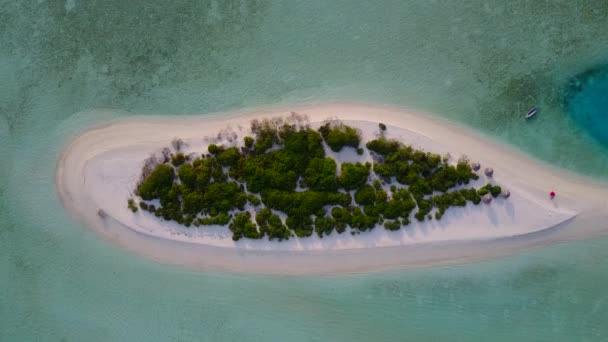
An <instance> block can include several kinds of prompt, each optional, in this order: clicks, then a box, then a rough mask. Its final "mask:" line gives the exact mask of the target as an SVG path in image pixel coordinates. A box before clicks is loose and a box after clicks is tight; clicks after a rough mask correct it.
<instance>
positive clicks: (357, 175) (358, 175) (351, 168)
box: [338, 163, 371, 190]
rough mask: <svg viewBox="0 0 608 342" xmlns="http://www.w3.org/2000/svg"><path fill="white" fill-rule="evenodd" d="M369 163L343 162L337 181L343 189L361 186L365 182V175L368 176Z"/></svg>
mask: <svg viewBox="0 0 608 342" xmlns="http://www.w3.org/2000/svg"><path fill="white" fill-rule="evenodd" d="M370 167H371V165H370V164H369V163H366V164H365V165H364V164H361V163H356V164H352V163H344V164H342V167H341V171H342V172H341V174H340V177H339V179H338V182H339V184H340V186H341V187H342V188H344V189H345V190H354V189H358V188H360V187H362V186H363V185H364V184H365V183H367V177H368V176H369V169H370Z"/></svg>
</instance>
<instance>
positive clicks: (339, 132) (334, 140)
mask: <svg viewBox="0 0 608 342" xmlns="http://www.w3.org/2000/svg"><path fill="white" fill-rule="evenodd" d="M319 133H321V136H323V139H325V142H326V143H327V145H328V146H329V148H331V150H332V151H334V152H340V151H341V150H342V148H344V146H350V147H353V148H358V147H359V143H360V142H361V136H360V134H359V132H358V131H357V130H356V129H355V128H352V127H349V126H346V125H343V124H341V123H329V122H328V123H326V124H325V125H323V126H321V127H320V128H319Z"/></svg>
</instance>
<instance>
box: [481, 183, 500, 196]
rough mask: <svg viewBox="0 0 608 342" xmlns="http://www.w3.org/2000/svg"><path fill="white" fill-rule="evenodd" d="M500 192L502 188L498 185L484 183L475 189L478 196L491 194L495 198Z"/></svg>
mask: <svg viewBox="0 0 608 342" xmlns="http://www.w3.org/2000/svg"><path fill="white" fill-rule="evenodd" d="M501 192H502V188H501V187H500V186H498V185H492V184H489V183H488V184H486V185H484V186H482V187H481V188H479V190H477V193H478V194H479V196H484V195H486V194H488V193H489V194H490V195H492V197H494V198H496V197H498V195H500V193H501Z"/></svg>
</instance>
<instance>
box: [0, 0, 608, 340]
mask: <svg viewBox="0 0 608 342" xmlns="http://www.w3.org/2000/svg"><path fill="white" fill-rule="evenodd" d="M0 5H1V6H0V160H2V167H1V168H0V289H1V290H0V291H1V294H2V295H0V341H44V340H48V341H83V340H91V341H118V340H126V341H131V340H144V341H153V340H159V341H167V340H175V341H188V340H194V341H199V340H207V341H222V340H229V341H232V340H240V341H248V340H289V341H298V340H302V341H307V340H335V341H347V340H348V341H354V340H361V341H368V340H379V341H381V340H463V341H470V340H484V341H485V340H509V341H510V340H514V339H519V340H536V341H542V340H545V341H556V340H564V341H579V340H589V341H591V340H607V339H608V325H607V324H606V323H607V322H608V321H607V320H608V319H607V318H606V317H608V290H606V289H605V284H606V283H607V282H608V268H607V267H606V266H605V260H607V259H608V240H607V239H597V240H594V241H583V242H572V243H568V244H563V245H559V246H553V247H550V248H545V249H541V250H537V251H531V252H528V253H525V254H521V255H517V256H513V257H509V258H504V259H500V260H493V261H487V262H484V263H476V264H471V265H462V266H457V267H449V268H433V269H420V270H413V271H412V270H410V271H402V272H392V273H379V274H366V275H356V276H337V277H321V278H320V277H267V276H245V275H232V274H216V273H202V272H193V271H189V270H184V269H180V268H176V267H168V266H163V265H158V264H156V263H154V262H151V261H148V260H144V259H142V258H140V257H137V256H134V255H131V254H129V253H128V252H125V251H122V250H120V249H118V248H115V247H114V246H112V245H111V244H109V243H107V242H105V241H101V240H100V239H99V238H98V237H97V236H96V235H95V234H93V233H91V232H89V230H88V229H87V228H86V227H83V226H81V225H79V224H77V223H75V222H73V220H71V219H70V218H69V217H68V215H67V214H66V213H65V212H64V210H63V208H62V207H61V204H60V203H59V202H58V199H57V196H56V195H55V190H54V184H53V180H54V179H53V178H54V167H55V162H56V160H57V156H58V153H59V152H60V150H61V147H62V145H63V144H64V143H65V142H66V141H67V139H68V138H69V137H70V136H72V135H74V134H76V133H77V132H78V131H79V130H80V129H82V128H83V127H86V126H88V125H91V124H93V123H96V122H101V121H103V120H107V119H110V118H114V117H121V116H128V115H135V114H133V113H171V114H175V115H188V114H193V113H206V112H211V111H228V110H235V109H240V108H243V107H255V106H262V105H268V104H285V103H292V102H316V101H323V100H340V101H350V100H353V101H361V102H379V103H388V104H394V105H403V106H408V107H411V108H414V109H418V110H423V111H426V112H432V113H435V114H436V115H440V116H443V117H447V118H450V119H453V120H456V121H458V122H461V123H464V124H467V125H470V126H472V127H474V128H477V129H479V130H480V131H482V132H484V133H486V134H488V135H492V136H495V137H497V138H498V139H501V140H504V141H506V142H508V143H510V144H513V145H515V146H516V147H518V148H520V149H522V150H524V151H526V152H527V153H530V154H533V155H535V156H536V157H538V158H541V159H543V160H546V161H548V162H550V163H553V164H554V165H557V166H561V167H565V168H568V169H571V170H574V171H577V172H580V173H584V174H588V175H592V176H597V177H605V175H606V171H608V153H607V152H606V148H605V147H604V146H602V145H601V144H599V143H597V139H594V135H593V134H592V133H591V132H590V131H589V130H588V129H587V128H586V127H585V126H584V125H581V124H580V122H579V120H577V118H576V117H575V116H573V115H571V113H570V112H567V111H566V109H565V108H564V98H563V95H564V89H565V85H567V84H568V82H569V81H570V80H571V79H572V77H575V76H576V75H580V74H582V73H584V72H586V71H587V70H589V69H590V68H593V67H594V66H597V65H602V64H605V63H606V61H607V60H608V48H607V46H608V4H606V2H605V1H603V0H596V1H593V0H590V1H557V0H556V1H521V0H520V1H517V0H516V1H508V2H505V1H497V0H496V1H494V0H491V1H479V0H471V1H467V2H466V3H465V2H460V1H441V0H436V1H422V0H419V1H411V0H408V1H403V0H399V1H397V0H394V1H393V0H382V1H375V2H369V1H358V0H357V1H354V0H350V1H342V0H338V1H320V0H311V1H272V2H270V1H266V0H252V1H246V2H245V1H244V2H237V1H209V0H201V1H187V0H183V1H171V2H168V1H157V0H147V1H141V0H134V1H118V0H107V1H87V0H68V1H65V2H64V1H53V0H47V1H44V0H41V1H9V0H3V1H0ZM600 103H605V102H600ZM533 104H537V105H538V106H539V108H540V112H539V115H538V116H537V118H536V119H535V120H533V121H531V122H525V121H524V120H523V119H522V115H523V113H525V112H526V111H527V109H528V108H529V107H530V106H532V105H533ZM92 108H102V110H91V109H92Z"/></svg>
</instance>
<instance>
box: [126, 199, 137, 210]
mask: <svg viewBox="0 0 608 342" xmlns="http://www.w3.org/2000/svg"><path fill="white" fill-rule="evenodd" d="M127 204H128V206H129V209H131V211H132V212H137V205H135V201H134V200H133V199H132V198H129V199H128V200H127Z"/></svg>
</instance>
